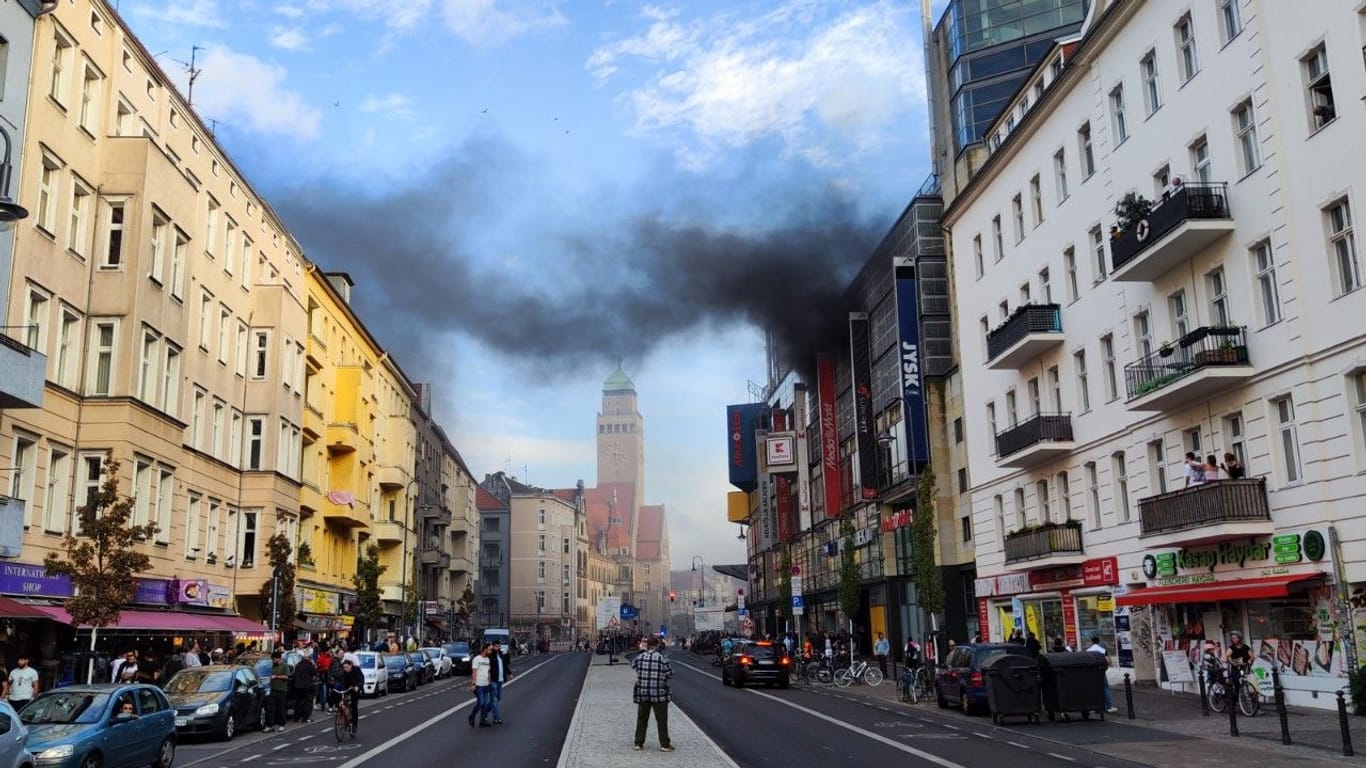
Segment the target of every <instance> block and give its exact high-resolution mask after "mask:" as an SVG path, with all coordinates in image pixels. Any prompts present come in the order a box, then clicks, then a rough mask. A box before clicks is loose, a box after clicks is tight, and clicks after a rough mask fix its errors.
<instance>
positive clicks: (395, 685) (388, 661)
mask: <svg viewBox="0 0 1366 768" xmlns="http://www.w3.org/2000/svg"><path fill="white" fill-rule="evenodd" d="M384 670H385V672H386V674H388V675H389V686H388V688H386V689H385V692H386V693H387V692H388V691H411V690H413V689H414V688H416V687H417V686H418V684H419V683H421V682H422V670H420V669H418V667H417V665H416V664H414V663H413V660H412V659H410V658H408V654H406V653H386V654H384Z"/></svg>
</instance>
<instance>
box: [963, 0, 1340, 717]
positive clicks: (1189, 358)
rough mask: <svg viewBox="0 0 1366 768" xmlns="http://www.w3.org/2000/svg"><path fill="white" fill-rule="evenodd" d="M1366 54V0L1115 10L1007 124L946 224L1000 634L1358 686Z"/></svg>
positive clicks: (1228, 1) (1021, 101)
mask: <svg viewBox="0 0 1366 768" xmlns="http://www.w3.org/2000/svg"><path fill="white" fill-rule="evenodd" d="M1364 44H1366V4H1362V3H1361V2H1360V1H1359V0H1331V1H1325V2H1320V3H1314V4H1312V5H1311V6H1306V5H1305V4H1299V3H1280V2H1275V1H1274V0H1196V2H1191V3H1177V4H1169V3H1133V2H1119V3H1112V2H1103V1H1102V2H1096V3H1093V4H1092V7H1091V9H1090V13H1089V17H1088V19H1087V22H1086V24H1085V25H1084V26H1083V28H1082V31H1081V32H1080V33H1079V34H1078V35H1077V36H1075V37H1074V38H1070V39H1066V40H1061V41H1059V44H1058V45H1057V46H1056V47H1055V48H1054V50H1053V51H1052V52H1051V53H1050V54H1049V55H1048V56H1047V57H1045V59H1044V61H1043V62H1042V63H1041V64H1040V66H1039V67H1038V69H1037V70H1036V72H1035V73H1034V75H1033V77H1032V78H1031V79H1030V80H1028V81H1026V84H1025V85H1024V87H1023V88H1022V89H1021V90H1020V91H1019V92H1018V93H1017V94H1016V95H1015V99H1014V103H1013V104H1012V105H1011V106H1010V108H1008V109H1006V110H1005V111H1003V113H1002V115H1001V117H1000V119H999V120H998V121H997V122H996V124H995V125H994V126H993V128H992V130H991V131H989V132H988V145H989V146H990V147H991V151H992V154H991V156H990V158H989V159H988V160H987V161H986V163H985V164H984V165H983V166H982V168H981V170H980V171H979V172H978V174H977V175H976V177H975V178H974V179H973V181H972V182H971V183H970V184H969V185H968V186H967V187H966V188H965V189H964V190H963V192H962V194H961V195H960V196H959V197H958V198H957V199H956V200H955V201H954V202H953V204H952V205H951V206H950V208H949V209H948V210H946V212H945V216H944V220H945V226H946V227H947V228H948V229H949V230H950V232H951V235H952V274H953V286H954V291H955V305H956V307H957V308H958V312H959V313H960V316H959V318H958V321H959V323H958V325H959V329H960V338H959V346H960V350H959V354H960V355H961V357H960V360H961V363H962V367H963V370H964V371H965V372H971V373H970V374H968V373H965V375H964V377H963V399H964V411H965V414H966V434H967V442H968V450H969V454H970V458H969V475H970V476H971V478H972V481H973V485H972V488H971V505H972V514H973V528H974V536H973V540H974V542H975V545H976V556H977V569H978V576H979V578H978V581H977V584H976V597H977V600H978V612H979V621H980V622H981V626H982V627H983V632H982V634H983V636H984V639H990V640H1001V639H1003V638H1004V637H1006V636H1007V635H1009V634H1010V632H1011V631H1013V630H1014V629H1017V628H1018V629H1022V630H1024V631H1027V632H1033V633H1035V634H1037V635H1039V636H1040V640H1041V641H1042V642H1044V644H1045V645H1049V644H1050V643H1051V641H1052V639H1053V638H1055V637H1061V638H1063V640H1064V642H1066V643H1067V644H1068V645H1071V646H1073V647H1085V646H1086V645H1089V644H1090V642H1091V638H1092V636H1095V635H1099V636H1100V637H1101V639H1102V642H1103V643H1104V644H1105V645H1106V646H1107V648H1110V649H1111V651H1112V652H1117V656H1118V658H1119V661H1120V664H1121V667H1132V670H1129V671H1131V672H1133V673H1134V674H1135V676H1136V678H1137V679H1139V680H1158V681H1159V682H1162V683H1163V684H1164V685H1169V684H1172V683H1170V682H1169V680H1170V678H1171V677H1172V674H1171V673H1169V672H1168V667H1171V668H1174V667H1175V666H1177V659H1178V658H1179V654H1178V653H1177V652H1186V653H1187V654H1189V653H1191V649H1193V648H1195V647H1197V646H1198V645H1199V644H1201V643H1202V642H1203V641H1204V640H1205V639H1213V640H1215V641H1216V642H1219V643H1227V641H1228V634H1229V633H1230V632H1232V631H1235V630H1237V631H1240V632H1241V633H1242V635H1243V637H1244V638H1246V639H1248V640H1249V642H1250V643H1251V645H1252V647H1253V651H1254V653H1257V654H1259V656H1258V658H1259V661H1258V666H1257V674H1258V675H1259V677H1265V685H1266V687H1267V689H1268V690H1269V686H1270V676H1269V672H1270V669H1271V667H1272V665H1276V666H1277V667H1278V668H1279V669H1281V672H1282V679H1283V683H1284V685H1285V687H1286V688H1287V690H1288V700H1289V701H1290V702H1291V703H1303V704H1310V705H1313V704H1319V705H1323V706H1331V704H1332V696H1331V694H1328V693H1327V692H1331V691H1336V690H1337V689H1338V688H1341V687H1342V686H1343V685H1345V684H1346V677H1345V675H1346V670H1347V669H1348V668H1349V664H1351V663H1353V662H1354V660H1355V659H1356V658H1357V656H1358V653H1357V647H1358V646H1366V635H1363V634H1362V633H1363V632H1366V612H1363V609H1361V608H1358V607H1357V606H1359V605H1366V543H1363V542H1364V541H1366V504H1363V501H1366V321H1363V319H1362V318H1363V317H1366V292H1363V291H1362V290H1361V285H1362V275H1361V265H1360V260H1361V247H1362V246H1361V238H1360V233H1359V232H1358V231H1357V229H1356V227H1355V220H1356V218H1357V212H1358V211H1359V210H1360V209H1361V206H1366V199H1363V194H1362V189H1361V188H1359V187H1358V185H1361V184H1363V183H1366V156H1364V155H1363V153H1362V152H1361V151H1360V150H1359V145H1360V142H1361V137H1362V136H1366V110H1363V103H1362V101H1361V95H1362V94H1363V93H1366V69H1364V68H1363V60H1362V52H1363V45H1364ZM1131 193H1132V194H1131ZM1126 196H1128V197H1129V200H1130V202H1133V203H1135V205H1132V206H1130V208H1132V209H1133V210H1132V213H1133V215H1132V217H1129V218H1126V219H1121V218H1120V217H1119V216H1118V214H1117V206H1118V204H1120V203H1121V201H1123V200H1125V198H1126ZM1135 198H1142V199H1135ZM1145 202H1146V205H1145V204H1144V203H1145ZM1188 452H1191V453H1194V454H1195V455H1196V456H1198V457H1199V459H1200V460H1201V461H1202V462H1203V461H1204V460H1205V459H1206V458H1207V457H1208V456H1211V455H1212V456H1214V458H1215V461H1214V464H1215V468H1214V469H1213V470H1212V471H1211V472H1210V474H1209V476H1210V477H1211V478H1217V479H1214V480H1213V481H1211V482H1199V483H1191V484H1190V485H1189V486H1188V485H1187V479H1186V470H1185V464H1184V461H1183V457H1184V456H1185V455H1186V454H1187V453H1188ZM1226 454H1227V455H1231V456H1233V457H1236V460H1237V463H1239V464H1241V465H1242V470H1243V472H1242V474H1241V476H1239V474H1240V473H1239V472H1238V469H1237V465H1236V464H1230V462H1229V461H1227V460H1226V458H1225V457H1226ZM1228 466H1233V467H1234V470H1233V471H1232V472H1230V471H1229V470H1228V469H1227V467H1228ZM1203 479H1204V478H1203V477H1201V478H1200V480H1202V481H1203ZM1359 625H1360V626H1359ZM988 628H989V630H988ZM1164 652H1165V656H1164ZM1164 660H1165V665H1164ZM1178 677H1179V676H1178ZM1177 684H1178V685H1179V683H1177Z"/></svg>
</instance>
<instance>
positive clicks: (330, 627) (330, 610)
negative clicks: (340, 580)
mask: <svg viewBox="0 0 1366 768" xmlns="http://www.w3.org/2000/svg"><path fill="white" fill-rule="evenodd" d="M344 601H345V595H343V594H342V593H341V592H338V591H336V590H333V589H326V588H324V587H320V586H312V585H301V586H296V587H295V588H294V606H295V608H296V609H297V610H298V612H299V613H300V614H301V615H300V617H299V618H297V619H296V620H295V621H294V629H295V630H296V632H297V633H298V635H297V636H298V637H300V638H302V639H305V640H335V639H339V638H345V637H346V636H347V633H348V632H349V630H350V628H351V622H350V617H349V616H347V615H346V614H345V612H344V611H343V605H344Z"/></svg>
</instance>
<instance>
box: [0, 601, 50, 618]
mask: <svg viewBox="0 0 1366 768" xmlns="http://www.w3.org/2000/svg"><path fill="white" fill-rule="evenodd" d="M46 618H48V616H47V614H46V613H43V611H42V608H41V606H37V605H34V604H32V603H21V602H19V601H18V600H12V599H10V598H8V597H0V619H46Z"/></svg>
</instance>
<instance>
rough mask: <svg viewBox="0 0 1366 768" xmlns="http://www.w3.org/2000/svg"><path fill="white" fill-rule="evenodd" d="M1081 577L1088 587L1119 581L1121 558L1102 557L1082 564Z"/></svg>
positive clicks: (1107, 584)
mask: <svg viewBox="0 0 1366 768" xmlns="http://www.w3.org/2000/svg"><path fill="white" fill-rule="evenodd" d="M1081 579H1082V583H1084V584H1085V585H1086V586H1088V587H1102V586H1109V585H1111V584H1118V583H1119V560H1118V558H1114V557H1100V558H1096V559H1095V560H1087V561H1086V562H1084V563H1082V564H1081Z"/></svg>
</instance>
